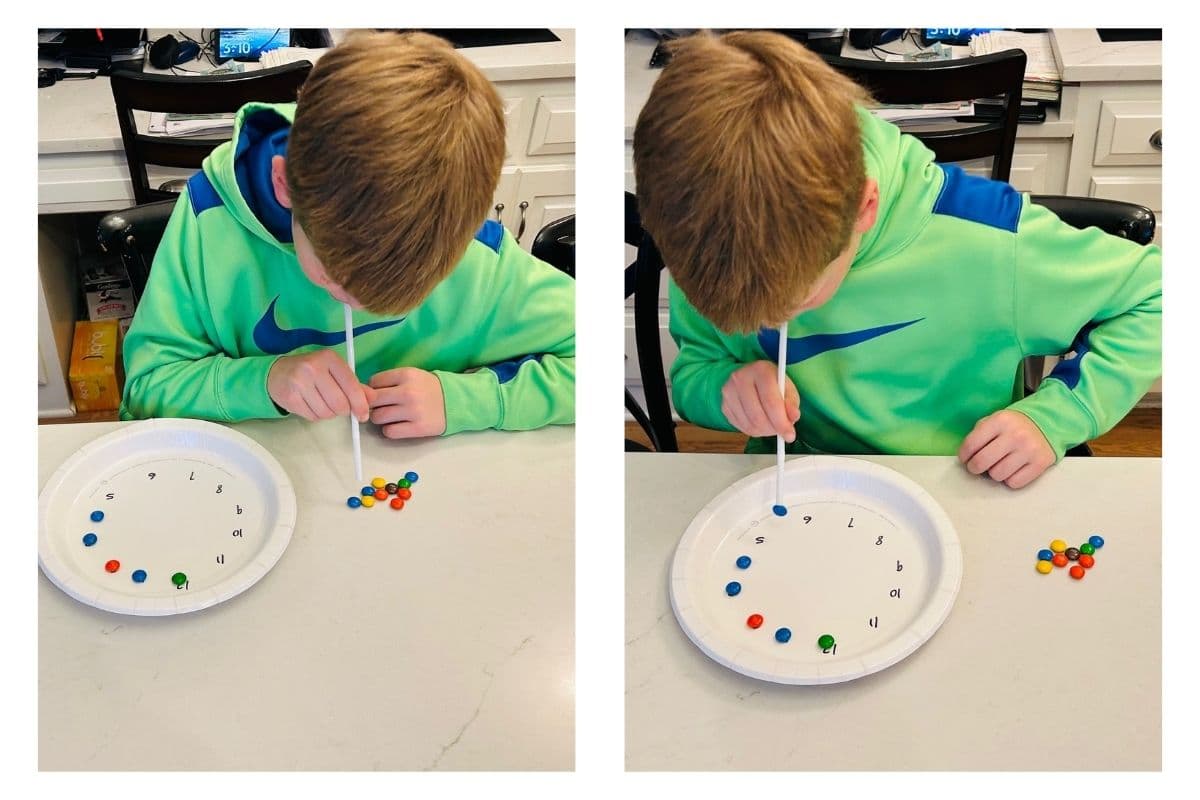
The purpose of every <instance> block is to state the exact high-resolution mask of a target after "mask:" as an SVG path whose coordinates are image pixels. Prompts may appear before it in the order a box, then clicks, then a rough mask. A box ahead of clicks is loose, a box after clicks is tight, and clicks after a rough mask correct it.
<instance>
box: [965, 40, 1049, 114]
mask: <svg viewBox="0 0 1200 800" xmlns="http://www.w3.org/2000/svg"><path fill="white" fill-rule="evenodd" d="M1013 48H1016V49H1018V50H1024V51H1025V59H1026V61H1025V81H1024V82H1023V83H1022V84H1021V98H1022V99H1023V100H1048V101H1057V100H1058V99H1059V97H1060V96H1061V94H1062V72H1061V71H1060V70H1059V68H1058V62H1056V61H1055V60H1054V49H1053V47H1051V45H1050V34H1049V33H1017V32H1015V31H990V32H988V33H982V34H980V35H978V36H973V37H971V55H973V56H982V55H987V54H988V53H998V52H1000V51H1001V50H1011V49H1013Z"/></svg>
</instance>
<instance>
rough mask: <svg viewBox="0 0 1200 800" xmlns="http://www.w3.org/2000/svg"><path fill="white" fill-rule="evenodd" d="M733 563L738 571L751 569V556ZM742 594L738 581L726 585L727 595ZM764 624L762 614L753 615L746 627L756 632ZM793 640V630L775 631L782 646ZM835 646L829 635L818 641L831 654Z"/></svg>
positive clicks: (782, 629)
mask: <svg viewBox="0 0 1200 800" xmlns="http://www.w3.org/2000/svg"><path fill="white" fill-rule="evenodd" d="M733 563H734V566H736V567H737V568H738V569H749V568H750V564H751V563H752V559H751V558H750V556H738V557H737V560H736V561H735V562H733ZM741 593H742V584H741V583H739V582H738V581H730V582H729V583H727V584H725V594H727V595H729V596H730V597H737V596H738V595H739V594H741ZM763 622H764V619H763V615H762V614H751V615H750V616H748V617H746V626H747V627H749V628H753V629H755V630H758V629H759V628H761V627H762V624H763ZM791 638H792V629H791V628H777V629H776V630H775V641H777V642H779V643H780V644H787V643H788V642H789V641H791ZM835 644H836V642H835V641H834V639H833V637H832V636H830V635H829V634H828V633H823V634H821V636H820V637H818V639H817V647H819V648H821V650H823V651H824V652H830V650H831V648H832V647H833V646H834V645H835ZM834 652H836V651H834Z"/></svg>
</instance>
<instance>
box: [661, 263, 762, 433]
mask: <svg viewBox="0 0 1200 800" xmlns="http://www.w3.org/2000/svg"><path fill="white" fill-rule="evenodd" d="M668 290H669V292H670V304H671V322H670V329H671V337H672V338H673V339H674V340H675V343H676V344H677V345H679V355H678V356H676V358H675V361H674V363H673V364H672V365H671V398H672V400H673V401H674V403H675V410H676V411H678V412H679V416H681V417H682V418H683V419H685V420H687V421H689V422H691V423H694V424H696V425H699V426H701V427H704V428H712V429H715V430H722V431H733V430H737V428H735V427H734V426H733V425H732V424H730V422H729V420H728V419H727V418H726V417H725V413H724V412H723V411H722V410H721V389H722V387H724V386H725V382H726V381H728V380H729V376H730V375H732V374H733V372H734V370H736V369H738V368H739V367H743V366H745V362H743V361H742V360H740V359H739V358H737V356H736V355H735V354H734V353H732V352H731V351H730V350H729V348H728V347H726V345H725V340H724V339H723V338H722V336H721V333H720V331H718V330H717V328H716V327H715V326H714V325H713V324H712V323H711V322H709V321H708V320H707V319H705V318H704V317H702V316H701V315H700V312H698V311H697V310H696V309H695V307H693V306H692V304H691V303H689V302H688V300H687V298H686V297H684V295H683V292H682V291H681V290H680V289H679V287H678V286H676V285H675V281H668Z"/></svg>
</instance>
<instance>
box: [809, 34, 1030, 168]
mask: <svg viewBox="0 0 1200 800" xmlns="http://www.w3.org/2000/svg"><path fill="white" fill-rule="evenodd" d="M825 61H826V63H828V64H829V65H830V66H831V67H833V68H834V69H836V70H838V71H839V72H841V73H842V74H844V75H846V76H847V77H849V78H850V79H851V80H853V81H854V82H855V83H857V84H859V85H860V86H862V87H864V88H866V89H867V90H868V91H870V92H871V94H872V96H873V97H874V98H875V100H877V101H878V102H880V103H888V104H911V103H946V102H952V101H961V100H977V99H980V98H985V97H1003V98H1004V105H1003V109H1004V111H1003V114H1001V116H1000V118H999V119H997V120H995V121H991V122H985V123H959V124H957V125H955V126H954V127H938V128H936V129H931V130H925V129H923V128H922V129H919V130H912V131H910V132H911V133H912V135H914V136H916V137H917V138H918V139H920V140H921V141H922V142H924V143H925V145H926V146H927V147H929V149H931V150H933V152H934V153H935V154H936V156H937V160H938V161H941V162H951V161H966V160H968V159H973V158H986V157H988V156H991V157H992V176H991V177H992V179H993V180H1000V181H1007V180H1008V176H1009V173H1010V171H1011V170H1012V156H1013V148H1014V146H1015V145H1016V142H1017V117H1018V116H1019V114H1020V111H1021V83H1022V81H1023V80H1024V78H1025V52H1024V51H1022V50H1005V51H1003V52H1000V53H991V54H989V55H985V56H974V57H971V58H957V59H950V60H947V61H921V62H893V61H867V60H865V59H859V58H843V57H841V56H827V57H825Z"/></svg>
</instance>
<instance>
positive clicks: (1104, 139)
mask: <svg viewBox="0 0 1200 800" xmlns="http://www.w3.org/2000/svg"><path fill="white" fill-rule="evenodd" d="M1156 137H1157V139H1158V143H1159V147H1155V146H1154V144H1152V143H1151V140H1153V139H1155V138H1156ZM1161 137H1162V103H1161V102H1156V101H1150V100H1104V101H1102V102H1101V103H1100V118H1099V121H1098V122H1097V128H1096V150H1095V153H1094V155H1093V158H1092V163H1093V165H1095V166H1097V167H1108V166H1135V165H1143V164H1144V165H1156V164H1162V150H1161V149H1160V147H1161V144H1162V141H1161Z"/></svg>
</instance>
